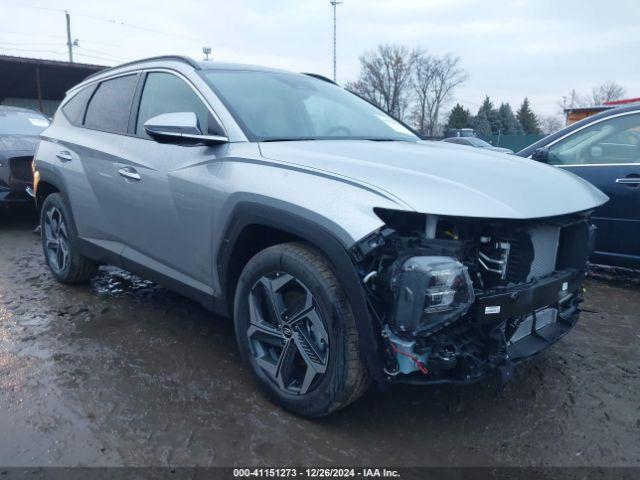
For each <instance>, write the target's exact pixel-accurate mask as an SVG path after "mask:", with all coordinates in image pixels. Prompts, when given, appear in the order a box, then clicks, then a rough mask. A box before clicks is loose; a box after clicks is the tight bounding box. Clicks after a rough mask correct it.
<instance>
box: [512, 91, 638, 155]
mask: <svg viewBox="0 0 640 480" xmlns="http://www.w3.org/2000/svg"><path fill="white" fill-rule="evenodd" d="M628 112H640V102H638V103H632V104H629V105H625V106H623V107H616V108H611V109H609V110H605V111H604V112H600V113H598V114H596V115H592V116H590V117H587V118H583V119H582V120H580V121H579V122H576V123H572V124H571V125H569V126H567V127H565V128H563V129H562V130H558V131H557V132H555V133H552V134H551V135H547V136H546V137H544V138H542V139H540V140H538V141H537V142H535V143H533V144H531V145H529V146H528V147H525V148H523V149H522V150H520V151H519V152H518V153H517V154H516V155H519V156H521V157H528V156H529V155H531V154H532V153H533V152H534V151H535V150H536V149H538V148H541V147H544V146H545V145H547V144H549V143H551V142H553V141H554V140H557V139H558V138H560V137H564V136H565V135H566V134H568V133H571V132H573V131H575V130H579V129H580V128H582V127H584V126H585V125H589V124H591V123H594V122H597V121H599V120H602V119H605V118H608V117H614V116H616V115H620V114H621V113H628Z"/></svg>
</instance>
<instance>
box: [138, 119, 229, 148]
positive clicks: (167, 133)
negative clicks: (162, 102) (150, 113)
mask: <svg viewBox="0 0 640 480" xmlns="http://www.w3.org/2000/svg"><path fill="white" fill-rule="evenodd" d="M144 131H145V132H147V135H149V136H150V137H151V138H153V139H154V140H155V141H157V142H161V143H204V144H207V145H215V144H220V143H226V142H228V141H229V139H228V138H227V137H225V136H222V135H208V134H205V133H203V132H202V130H200V125H199V124H198V117H197V116H196V114H195V113H193V112H175V113H163V114H161V115H156V116H155V117H152V118H150V119H149V120H147V121H146V122H144Z"/></svg>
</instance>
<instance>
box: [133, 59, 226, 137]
mask: <svg viewBox="0 0 640 480" xmlns="http://www.w3.org/2000/svg"><path fill="white" fill-rule="evenodd" d="M153 72H161V73H169V74H171V75H175V76H176V77H178V78H180V79H182V80H183V81H184V82H185V83H186V84H187V85H188V86H189V87H191V90H193V91H194V92H195V94H196V95H197V96H198V98H199V99H200V101H201V102H202V103H204V105H205V107H207V110H209V113H210V114H211V115H212V116H213V118H214V119H215V121H216V122H218V125H220V127H221V128H222V131H223V133H224V135H222V136H224V137H227V138H229V132H228V131H227V127H226V126H225V125H224V123H223V122H222V120H221V119H220V117H219V116H218V114H217V113H216V112H215V110H214V109H213V107H212V106H211V105H210V104H209V102H208V101H207V99H206V98H205V97H204V95H202V93H201V92H200V90H198V88H197V87H196V86H195V85H194V84H193V82H192V81H191V80H189V78H187V77H186V76H185V75H183V74H182V73H180V72H178V71H177V70H173V69H171V68H167V67H150V68H143V69H142V73H143V74H146V73H153ZM145 82H146V78H145ZM143 94H144V85H143V86H142V92H141V93H140V98H139V99H138V105H137V109H138V110H139V109H140V102H141V101H142V95H143ZM137 116H138V114H137V112H136V121H137ZM133 136H135V137H136V138H143V137H140V136H138V135H136V133H135V132H134V133H133ZM144 139H145V140H149V139H148V138H144Z"/></svg>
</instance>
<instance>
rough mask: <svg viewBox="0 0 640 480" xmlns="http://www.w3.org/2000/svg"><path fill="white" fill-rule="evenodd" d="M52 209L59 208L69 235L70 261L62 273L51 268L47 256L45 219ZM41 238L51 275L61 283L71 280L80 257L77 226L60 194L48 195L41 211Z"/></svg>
mask: <svg viewBox="0 0 640 480" xmlns="http://www.w3.org/2000/svg"><path fill="white" fill-rule="evenodd" d="M52 207H55V208H57V209H58V210H59V211H60V212H61V213H62V216H63V217H64V222H65V225H66V227H67V234H68V240H69V261H68V262H67V265H66V267H65V268H64V269H63V270H62V271H60V272H57V271H56V270H55V269H54V268H53V267H52V266H51V263H50V261H49V256H48V255H47V246H46V234H45V227H44V219H45V216H46V214H47V211H48V210H49V209H51V208H52ZM40 238H41V240H42V252H43V253H44V258H45V261H46V262H47V265H48V266H49V269H50V270H51V273H52V274H53V275H54V276H55V277H56V278H57V279H58V280H59V281H61V282H67V281H69V278H70V276H71V273H72V269H73V264H74V262H77V257H78V251H77V242H76V239H77V233H76V229H75V225H74V224H73V220H72V217H71V212H70V211H69V208H68V207H67V203H66V202H65V200H64V198H63V197H62V195H61V194H59V193H52V194H51V195H48V196H47V198H46V199H45V200H44V202H43V204H42V208H41V209H40Z"/></svg>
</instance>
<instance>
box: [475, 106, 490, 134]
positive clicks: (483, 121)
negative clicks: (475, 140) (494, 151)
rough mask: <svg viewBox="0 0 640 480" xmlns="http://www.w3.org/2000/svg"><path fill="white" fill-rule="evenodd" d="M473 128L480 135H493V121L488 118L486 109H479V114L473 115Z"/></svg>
mask: <svg viewBox="0 0 640 480" xmlns="http://www.w3.org/2000/svg"><path fill="white" fill-rule="evenodd" d="M473 129H474V130H475V132H476V135H477V136H479V137H488V136H490V135H491V122H490V121H489V119H488V118H487V114H486V112H485V111H483V110H479V111H478V115H476V116H475V117H473Z"/></svg>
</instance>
